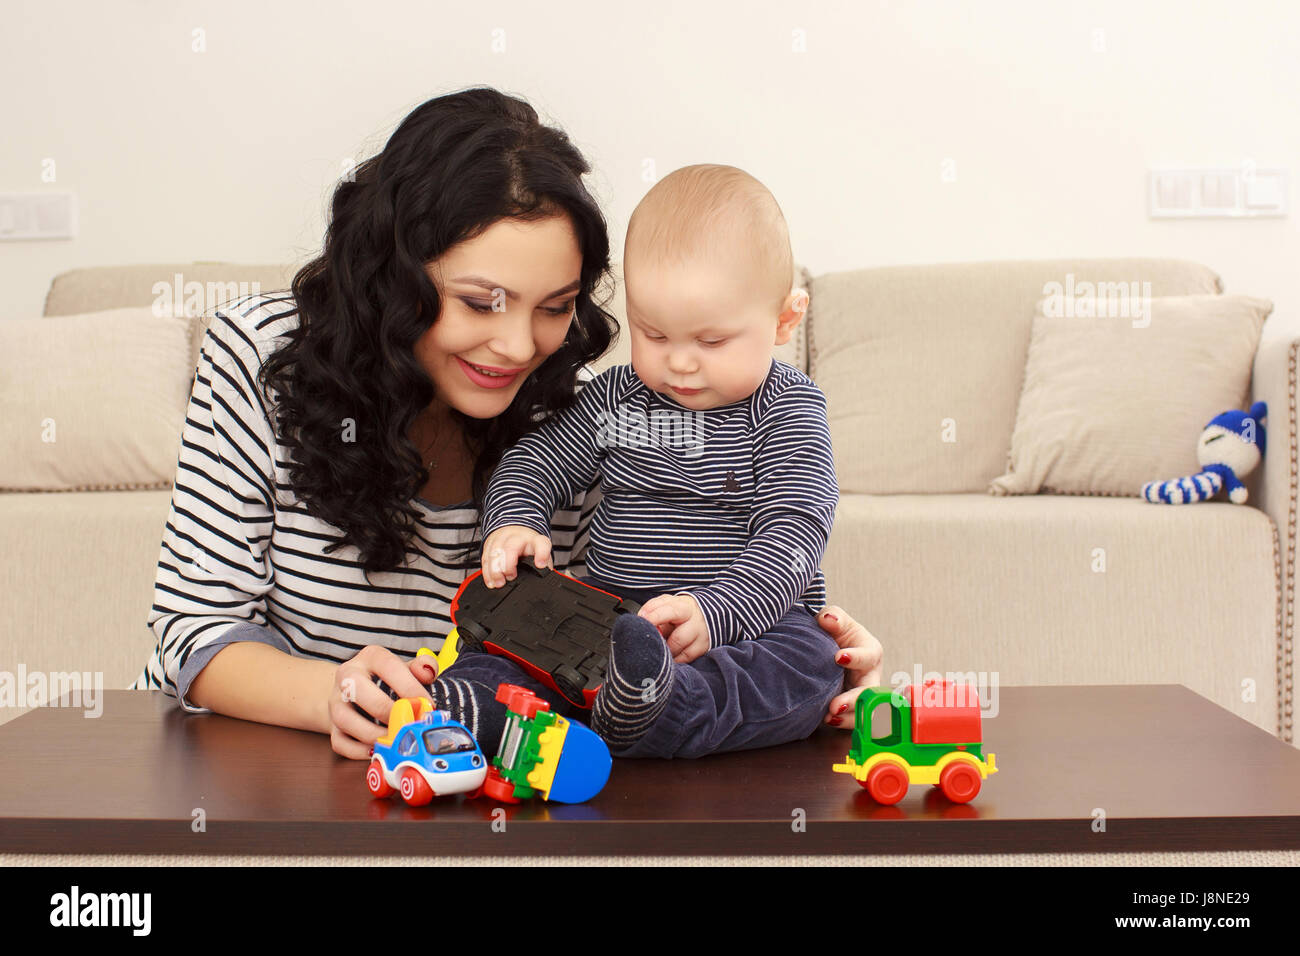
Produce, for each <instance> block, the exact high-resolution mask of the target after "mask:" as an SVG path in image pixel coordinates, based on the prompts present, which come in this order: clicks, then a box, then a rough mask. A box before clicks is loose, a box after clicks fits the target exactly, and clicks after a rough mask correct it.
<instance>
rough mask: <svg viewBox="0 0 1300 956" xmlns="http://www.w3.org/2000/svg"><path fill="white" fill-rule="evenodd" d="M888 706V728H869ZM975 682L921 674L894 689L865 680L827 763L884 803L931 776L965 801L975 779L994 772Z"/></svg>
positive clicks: (973, 791)
mask: <svg viewBox="0 0 1300 956" xmlns="http://www.w3.org/2000/svg"><path fill="white" fill-rule="evenodd" d="M879 704H887V706H888V707H889V718H890V719H889V724H890V729H889V733H888V734H886V735H885V736H883V737H872V736H871V714H872V712H873V711H874V710H875V709H876V706H877V705H879ZM981 741H982V732H981V728H980V703H979V695H978V694H977V693H976V691H975V688H974V687H971V686H970V685H967V684H956V683H953V682H952V681H933V680H930V681H926V682H925V683H923V684H922V685H921V688H920V690H919V692H918V691H917V689H916V688H915V687H913V686H911V685H909V686H907V687H904V688H903V689H902V690H901V691H900V692H898V693H895V692H894V691H893V690H892V689H890V688H888V687H873V688H870V689H868V690H864V691H863V692H862V693H861V694H859V695H858V702H857V708H856V710H855V711H854V726H853V740H852V742H851V744H850V746H849V753H848V756H847V757H845V758H844V762H843V763H837V764H835V765H834V766H833V767H832V768H831V769H833V770H834V771H835V772H836V773H848V774H852V775H853V778H854V779H855V780H857V781H858V783H859V784H861V785H862V786H863V787H865V788H866V790H867V792H868V793H869V794H870V795H871V797H872V799H873V800H875V801H876V802H877V803H883V804H886V805H890V804H895V803H897V802H898V801H899V800H902V799H903V797H904V795H905V794H906V793H907V788H908V786H909V785H911V784H913V783H929V784H934V785H935V786H937V787H939V788H940V789H942V790H943V794H944V796H946V797H947V798H948V799H949V800H951V801H952V802H953V803H968V802H969V801H971V800H973V799H974V798H975V795H976V794H977V793H979V791H980V783H981V781H982V780H984V779H986V778H987V777H988V776H989V774H993V773H997V772H998V767H997V763H996V761H995V759H994V755H993V754H989V755H988V759H987V760H986V759H985V758H984V757H983V756H982V754H981V749H982V746H983V744H982V743H981Z"/></svg>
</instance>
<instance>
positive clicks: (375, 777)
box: [366, 697, 488, 807]
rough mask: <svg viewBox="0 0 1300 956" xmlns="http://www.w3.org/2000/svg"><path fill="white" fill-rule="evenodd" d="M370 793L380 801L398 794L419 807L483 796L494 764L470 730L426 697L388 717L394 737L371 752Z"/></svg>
mask: <svg viewBox="0 0 1300 956" xmlns="http://www.w3.org/2000/svg"><path fill="white" fill-rule="evenodd" d="M370 756H371V760H370V767H369V768H368V769H367V770H366V787H367V788H368V789H369V790H370V793H371V794H372V795H373V796H376V797H387V796H389V795H390V794H392V793H393V791H394V790H396V791H397V792H398V793H400V794H401V795H402V799H403V800H405V801H406V802H407V803H408V804H410V805H411V806H413V807H422V806H424V805H425V804H426V803H428V802H429V801H430V800H432V799H433V798H434V797H444V796H446V795H447V794H450V793H465V794H467V795H468V796H469V798H470V799H473V798H474V797H477V796H478V795H479V794H480V793H481V792H482V790H483V780H484V778H486V777H487V771H488V762H487V760H486V758H484V756H483V751H482V750H480V749H479V746H478V743H477V742H476V741H475V740H474V738H473V737H472V736H471V735H470V732H469V731H468V730H466V729H465V725H464V724H460V723H457V722H456V721H454V720H452V719H451V714H449V713H448V712H447V711H445V710H434V709H433V702H432V701H430V700H429V699H428V698H426V697H416V698H410V697H403V698H401V699H399V700H398V701H396V702H395V703H394V704H393V709H392V711H390V713H389V715H388V733H387V735H385V736H383V737H380V738H379V739H378V740H376V741H375V745H374V746H373V747H372V748H371V749H370Z"/></svg>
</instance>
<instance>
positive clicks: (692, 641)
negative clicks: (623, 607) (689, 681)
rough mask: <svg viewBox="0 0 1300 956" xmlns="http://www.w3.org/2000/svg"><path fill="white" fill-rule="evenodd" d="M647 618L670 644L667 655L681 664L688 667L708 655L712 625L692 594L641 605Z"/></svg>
mask: <svg viewBox="0 0 1300 956" xmlns="http://www.w3.org/2000/svg"><path fill="white" fill-rule="evenodd" d="M639 616H640V617H643V618H645V619H646V620H647V621H649V622H650V623H651V624H653V625H654V626H655V627H657V628H659V633H660V634H662V635H663V636H664V638H665V639H666V640H667V641H668V651H669V653H670V654H672V655H673V660H674V661H676V662H677V663H678V664H689V663H690V662H691V661H693V660H695V659H696V658H697V657H703V656H704V655H705V654H707V653H708V652H709V625H708V624H707V623H706V622H705V620H704V612H703V611H701V610H700V605H699V602H698V601H696V600H695V598H693V597H692V596H691V595H689V594H661V595H659V596H658V597H653V598H651V599H650V600H648V601H646V602H645V604H642V605H641V610H640V612H639Z"/></svg>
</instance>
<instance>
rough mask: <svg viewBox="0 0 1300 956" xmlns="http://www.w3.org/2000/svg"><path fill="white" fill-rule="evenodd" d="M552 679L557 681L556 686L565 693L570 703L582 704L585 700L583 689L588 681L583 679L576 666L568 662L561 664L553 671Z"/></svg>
mask: <svg viewBox="0 0 1300 956" xmlns="http://www.w3.org/2000/svg"><path fill="white" fill-rule="evenodd" d="M551 679H552V680H554V681H555V688H556V690H558V691H559V692H560V693H561V694H563V695H564V696H565V697H566V698H568V700H569V701H570V703H574V704H581V703H582V702H583V697H582V691H583V689H584V688H585V687H586V684H587V682H586V681H585V680H583V679H582V675H581V674H580V673H578V669H577V668H576V667H571V666H570V665H568V664H561V665H560V666H559V667H557V668H555V670H553V671H551Z"/></svg>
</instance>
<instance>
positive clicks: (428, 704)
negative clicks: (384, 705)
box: [375, 697, 433, 745]
mask: <svg viewBox="0 0 1300 956" xmlns="http://www.w3.org/2000/svg"><path fill="white" fill-rule="evenodd" d="M431 710H433V701H431V700H429V698H427V697H401V698H399V699H397V700H395V701H393V708H392V710H390V711H389V712H388V734H387V735H386V736H383V737H380V738H379V739H378V740H377V741H375V742H376V743H380V744H384V745H388V744H391V743H392V742H393V738H394V737H395V736H396V735H397V732H398V731H399V730H401V729H402V728H403V727H405V726H406V725H407V724H411V723H414V722H415V721H417V720H419V719H420V718H421V717H423V716H424V715H425V714H427V713H428V712H429V711H431Z"/></svg>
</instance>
